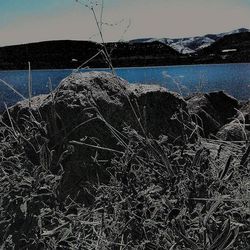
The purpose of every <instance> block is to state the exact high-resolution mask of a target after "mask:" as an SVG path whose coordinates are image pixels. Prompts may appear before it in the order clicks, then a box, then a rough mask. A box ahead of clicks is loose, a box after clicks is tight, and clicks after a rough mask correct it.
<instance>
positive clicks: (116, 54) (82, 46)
mask: <svg viewBox="0 0 250 250" xmlns="http://www.w3.org/2000/svg"><path fill="white" fill-rule="evenodd" d="M107 47H108V51H109V53H110V54H111V56H112V62H113V64H114V66H116V67H118V66H148V65H154V66H156V65H166V64H179V63H181V62H180V54H179V53H178V52H177V51H175V50H174V49H172V48H170V47H169V46H167V45H163V44H161V43H159V42H152V43H148V44H141V43H137V44H129V43H108V44H107ZM101 49H102V45H100V44H97V43H94V42H90V41H71V40H61V41H46V42H39V43H30V44H22V45H14V46H7V47H1V48H0V70H3V69H6V70H10V69H26V68H27V62H28V61H30V62H31V65H32V68H33V69H62V68H64V69H65V68H75V67H78V66H79V65H80V64H81V63H83V62H85V61H86V60H88V59H90V58H91V57H93V56H94V55H95V54H96V53H98V51H100V50H101ZM87 66H89V67H107V64H106V63H105V60H104V57H103V55H102V54H99V56H98V57H96V58H95V59H93V60H91V61H90V62H89V63H88V64H87Z"/></svg>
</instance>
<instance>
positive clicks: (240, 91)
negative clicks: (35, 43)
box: [0, 63, 250, 106]
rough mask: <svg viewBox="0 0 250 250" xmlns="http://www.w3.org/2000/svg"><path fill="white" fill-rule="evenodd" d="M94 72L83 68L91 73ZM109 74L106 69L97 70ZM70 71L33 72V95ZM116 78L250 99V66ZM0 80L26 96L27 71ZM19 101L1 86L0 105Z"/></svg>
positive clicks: (166, 69) (162, 70)
mask: <svg viewBox="0 0 250 250" xmlns="http://www.w3.org/2000/svg"><path fill="white" fill-rule="evenodd" d="M90 70H94V69H83V70H81V71H90ZM96 70H99V71H108V70H107V69H96ZM70 73H72V70H69V69H66V70H33V71H32V82H33V93H32V94H33V95H38V94H44V93H48V92H49V84H48V82H49V80H48V79H49V78H50V79H51V82H52V85H53V88H55V87H56V86H57V85H58V84H59V83H60V81H61V80H62V79H63V78H65V77H67V76H68V75H69V74H70ZM116 73H117V75H119V76H120V77H122V78H124V79H126V80H127V81H129V82H130V83H145V84H159V85H162V86H164V87H166V88H167V89H169V90H171V91H177V92H179V93H181V94H183V95H188V94H190V93H193V92H197V91H199V92H210V91H216V90H224V91H226V92H227V93H229V94H230V95H232V96H234V97H236V98H237V99H242V100H248V99H250V63H242V64H209V65H184V66H163V67H138V68H136V67H135V68H117V69H116ZM0 79H2V80H4V81H6V82H7V83H9V84H10V85H11V86H13V87H14V88H15V89H16V90H17V91H18V92H20V93H21V94H22V95H24V96H26V97H27V96H28V87H27V82H28V71H24V70H15V71H0ZM18 100H20V98H19V97H18V96H17V95H16V94H15V93H14V92H13V91H12V90H10V89H9V88H8V87H6V86H5V85H3V84H2V83H0V106H3V103H4V102H6V103H7V104H8V105H11V104H13V103H15V102H16V101H18Z"/></svg>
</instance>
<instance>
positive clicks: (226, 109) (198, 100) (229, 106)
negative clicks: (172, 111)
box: [186, 91, 240, 137]
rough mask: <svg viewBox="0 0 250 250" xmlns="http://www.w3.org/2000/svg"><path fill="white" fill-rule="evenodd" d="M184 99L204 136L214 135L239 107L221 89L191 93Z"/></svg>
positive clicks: (236, 102) (233, 99) (234, 100)
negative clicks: (203, 92)
mask: <svg viewBox="0 0 250 250" xmlns="http://www.w3.org/2000/svg"><path fill="white" fill-rule="evenodd" d="M186 101H187V105H188V110H189V112H190V114H191V115H192V118H193V121H194V122H195V123H197V124H198V125H199V126H200V127H201V128H202V129H201V130H202V131H201V132H202V134H203V135H204V136H205V137H209V136H210V135H211V134H213V135H215V134H216V133H217V132H218V131H219V129H220V128H221V127H222V126H223V125H225V124H226V123H228V122H230V119H232V118H233V117H234V116H235V115H236V114H237V110H238V109H239V108H240V104H239V102H238V101H237V100H236V99H235V98H233V97H232V96H229V95H227V94H226V93H224V92H223V91H219V92H212V93H205V94H202V93H197V94H193V95H192V96H189V97H188V98H186Z"/></svg>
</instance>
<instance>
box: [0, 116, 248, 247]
mask: <svg viewBox="0 0 250 250" xmlns="http://www.w3.org/2000/svg"><path fill="white" fill-rule="evenodd" d="M8 117H9V118H10V115H8ZM1 125H2V126H1V130H0V132H1V135H0V136H1V137H0V153H1V158H0V166H1V167H0V178H1V182H0V223H1V227H0V244H1V249H148V250H150V249H176V250H177V249H197V250H198V249H209V250H213V249H214V250H215V249H216V250H219V249H221V250H222V249H249V248H250V244H249V242H250V200H249V199H250V197H249V188H250V182H249V180H250V178H249V177H250V173H249V165H248V163H249V154H250V147H249V145H247V143H242V144H240V145H238V144H237V145H233V144H231V148H232V149H233V148H235V149H236V148H237V152H236V153H235V154H234V152H233V151H231V152H232V154H231V155H225V154H224V155H223V149H222V146H220V147H219V148H218V150H217V152H216V153H215V154H214V153H212V152H211V150H209V149H208V148H206V147H205V146H204V144H203V139H202V138H200V137H198V139H197V141H196V142H195V143H191V142H189V141H188V140H187V141H186V143H185V144H184V145H172V144H171V143H170V142H168V141H167V140H166V139H165V137H162V138H161V140H156V139H154V138H149V137H147V136H142V135H140V134H139V133H138V132H137V131H135V130H133V129H132V128H130V127H127V128H126V127H125V128H124V130H123V131H122V133H121V134H120V136H119V137H117V140H118V141H117V143H121V141H119V140H121V138H123V139H122V141H126V147H124V150H122V151H119V152H118V151H117V152H113V157H112V159H111V160H110V163H109V165H108V167H107V168H106V169H105V170H102V171H105V174H107V176H109V178H108V179H107V180H106V181H105V182H102V181H93V182H87V183H84V184H83V183H79V187H78V190H79V193H80V192H81V191H84V192H83V193H84V194H86V196H87V197H89V198H88V202H86V199H85V198H86V197H82V198H83V199H82V201H80V200H79V199H78V198H79V197H77V193H76V195H75V197H73V196H72V195H70V196H67V197H66V198H65V197H64V196H63V195H62V186H63V176H64V165H63V162H62V163H60V164H59V165H60V167H61V168H60V169H59V170H58V171H52V155H53V154H55V152H53V149H52V148H51V146H50V138H49V136H48V133H47V124H46V123H45V122H43V121H39V120H37V119H35V118H34V116H32V115H31V116H29V118H27V119H25V120H24V123H23V125H24V126H23V128H24V129H20V128H19V127H18V126H17V124H15V122H14V120H13V119H11V118H10V120H9V121H8V124H6V122H5V121H4V120H1ZM119 138H120V139H119ZM218 143H219V144H220V142H218ZM221 144H222V142H221ZM66 146H67V145H66ZM32 150H33V151H34V152H36V153H37V154H36V155H38V159H37V160H36V161H35V160H34V159H33V158H31V157H29V155H32V154H31V151H32ZM93 162H94V165H93V167H95V168H98V169H100V168H104V163H103V162H102V161H98V160H97V159H93ZM105 166H106V165H105ZM97 179H98V178H97Z"/></svg>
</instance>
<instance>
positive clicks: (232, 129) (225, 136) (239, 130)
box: [216, 120, 250, 141]
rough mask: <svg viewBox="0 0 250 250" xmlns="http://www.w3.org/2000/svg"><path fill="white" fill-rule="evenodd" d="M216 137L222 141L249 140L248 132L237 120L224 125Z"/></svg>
mask: <svg viewBox="0 0 250 250" xmlns="http://www.w3.org/2000/svg"><path fill="white" fill-rule="evenodd" d="M216 137H217V138H219V139H221V140H224V141H246V140H249V139H250V132H249V131H248V130H246V127H245V126H244V125H243V124H242V123H240V122H239V120H234V121H232V122H230V123H228V124H226V125H224V126H223V127H222V128H221V129H220V130H219V131H218V132H217V134H216Z"/></svg>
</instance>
